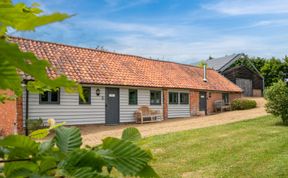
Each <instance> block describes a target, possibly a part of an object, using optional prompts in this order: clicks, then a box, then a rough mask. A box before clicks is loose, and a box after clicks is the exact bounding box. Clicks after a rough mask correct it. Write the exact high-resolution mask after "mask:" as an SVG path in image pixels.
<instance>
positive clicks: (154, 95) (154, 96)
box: [150, 91, 161, 105]
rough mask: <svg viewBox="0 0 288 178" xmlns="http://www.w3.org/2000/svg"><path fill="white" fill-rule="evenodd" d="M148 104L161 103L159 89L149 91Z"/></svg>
mask: <svg viewBox="0 0 288 178" xmlns="http://www.w3.org/2000/svg"><path fill="white" fill-rule="evenodd" d="M150 104H151V105H161V91H150Z"/></svg>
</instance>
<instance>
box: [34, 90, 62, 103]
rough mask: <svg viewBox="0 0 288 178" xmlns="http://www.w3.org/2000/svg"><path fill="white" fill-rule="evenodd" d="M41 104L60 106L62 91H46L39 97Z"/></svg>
mask: <svg viewBox="0 0 288 178" xmlns="http://www.w3.org/2000/svg"><path fill="white" fill-rule="evenodd" d="M39 103H40V104H60V89H59V90H57V91H45V92H44V93H43V94H40V95H39Z"/></svg>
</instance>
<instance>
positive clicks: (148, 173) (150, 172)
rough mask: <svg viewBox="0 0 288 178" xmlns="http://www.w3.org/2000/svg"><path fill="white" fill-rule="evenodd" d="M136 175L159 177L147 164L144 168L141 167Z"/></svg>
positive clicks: (147, 177) (146, 177)
mask: <svg viewBox="0 0 288 178" xmlns="http://www.w3.org/2000/svg"><path fill="white" fill-rule="evenodd" d="M137 176H139V177H143V178H144V177H145V178H159V177H160V176H159V175H158V174H157V173H156V172H155V170H154V169H153V168H152V167H151V166H149V165H147V166H146V167H145V168H144V169H142V170H141V171H140V172H139V173H138V174H137Z"/></svg>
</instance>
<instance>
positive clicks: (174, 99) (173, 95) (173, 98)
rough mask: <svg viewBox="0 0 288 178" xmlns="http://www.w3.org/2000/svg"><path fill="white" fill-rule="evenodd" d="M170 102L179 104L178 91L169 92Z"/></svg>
mask: <svg viewBox="0 0 288 178" xmlns="http://www.w3.org/2000/svg"><path fill="white" fill-rule="evenodd" d="M169 104H178V93H175V92H170V93H169Z"/></svg>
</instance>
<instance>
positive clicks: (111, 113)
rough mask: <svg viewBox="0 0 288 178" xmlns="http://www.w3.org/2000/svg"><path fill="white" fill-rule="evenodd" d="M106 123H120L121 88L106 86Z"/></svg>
mask: <svg viewBox="0 0 288 178" xmlns="http://www.w3.org/2000/svg"><path fill="white" fill-rule="evenodd" d="M105 102H106V103H105V118H106V119H105V123H106V124H109V125H115V124H118V123H119V88H106V97H105Z"/></svg>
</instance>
